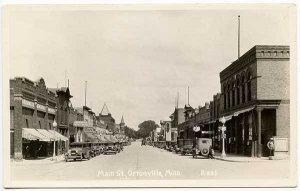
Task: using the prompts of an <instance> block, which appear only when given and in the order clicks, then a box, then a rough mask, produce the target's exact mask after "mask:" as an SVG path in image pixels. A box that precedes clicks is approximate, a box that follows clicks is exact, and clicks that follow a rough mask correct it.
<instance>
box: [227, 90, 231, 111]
mask: <svg viewBox="0 0 300 191" xmlns="http://www.w3.org/2000/svg"><path fill="white" fill-rule="evenodd" d="M227 100H228V108H230V106H231V105H230V85H228V87H227Z"/></svg>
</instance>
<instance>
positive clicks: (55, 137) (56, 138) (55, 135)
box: [47, 130, 69, 141]
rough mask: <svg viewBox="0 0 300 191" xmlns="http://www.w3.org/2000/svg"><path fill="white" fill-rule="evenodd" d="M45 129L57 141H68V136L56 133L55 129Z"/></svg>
mask: <svg viewBox="0 0 300 191" xmlns="http://www.w3.org/2000/svg"><path fill="white" fill-rule="evenodd" d="M47 131H48V132H49V133H50V135H52V136H53V138H54V139H55V140H57V141H69V139H68V137H65V136H63V135H62V134H60V133H58V132H57V131H54V130H47Z"/></svg>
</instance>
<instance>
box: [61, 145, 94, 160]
mask: <svg viewBox="0 0 300 191" xmlns="http://www.w3.org/2000/svg"><path fill="white" fill-rule="evenodd" d="M93 155H94V152H93V150H92V147H91V143H87V142H73V143H71V144H70V149H69V151H68V152H67V153H65V161H66V162H68V160H69V159H73V160H74V161H76V160H77V159H79V160H83V159H87V160H90V158H91V157H92V156H93Z"/></svg>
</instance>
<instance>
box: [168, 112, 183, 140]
mask: <svg viewBox="0 0 300 191" xmlns="http://www.w3.org/2000/svg"><path fill="white" fill-rule="evenodd" d="M184 111H185V110H184V108H178V107H176V108H175V110H174V112H173V113H172V114H171V115H170V116H169V117H170V119H171V131H172V132H171V140H172V141H176V140H177V137H178V135H179V132H178V125H179V124H180V123H183V122H184V120H185V117H184Z"/></svg>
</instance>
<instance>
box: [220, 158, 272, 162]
mask: <svg viewBox="0 0 300 191" xmlns="http://www.w3.org/2000/svg"><path fill="white" fill-rule="evenodd" d="M215 159H216V160H221V161H227V162H243V163H249V162H268V161H272V160H246V161H245V160H232V159H222V158H218V157H215Z"/></svg>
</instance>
